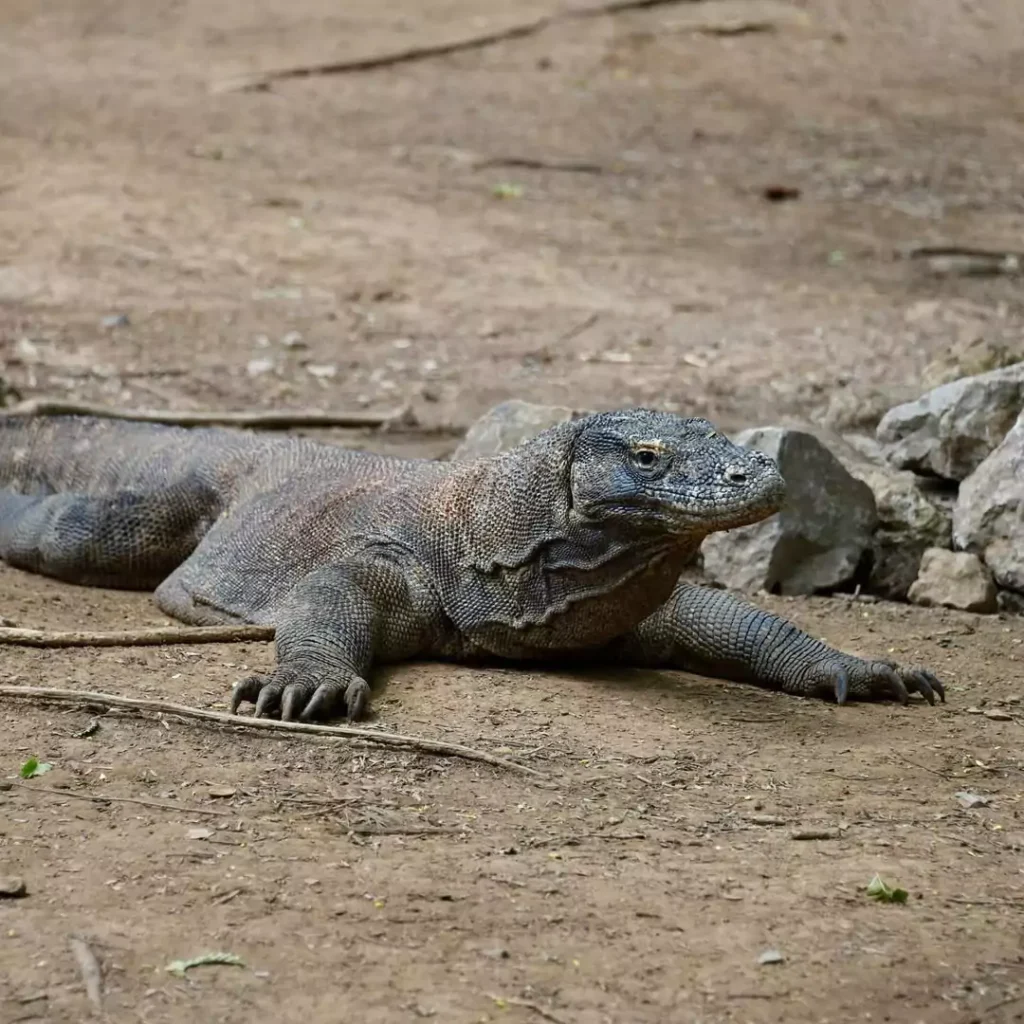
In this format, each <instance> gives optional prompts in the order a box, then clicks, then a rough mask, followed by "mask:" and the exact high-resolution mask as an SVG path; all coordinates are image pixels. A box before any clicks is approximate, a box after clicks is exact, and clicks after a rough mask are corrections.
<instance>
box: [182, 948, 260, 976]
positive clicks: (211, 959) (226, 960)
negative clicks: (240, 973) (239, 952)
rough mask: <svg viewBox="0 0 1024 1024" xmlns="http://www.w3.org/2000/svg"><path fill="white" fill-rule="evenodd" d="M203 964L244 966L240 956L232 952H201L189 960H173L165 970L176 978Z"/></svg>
mask: <svg viewBox="0 0 1024 1024" xmlns="http://www.w3.org/2000/svg"><path fill="white" fill-rule="evenodd" d="M205 964H229V965H231V966H232V967H244V966H245V964H244V963H243V962H242V958H241V957H240V956H235V954H234V953H203V954H202V955H200V956H194V957H192V958H191V959H189V960H173V961H172V962H171V963H169V964H168V965H167V967H166V968H165V970H167V971H169V972H170V973H171V974H173V975H174V976H175V977H176V978H184V977H185V972H186V971H187V970H189V969H190V968H192V967H202V966H204V965H205Z"/></svg>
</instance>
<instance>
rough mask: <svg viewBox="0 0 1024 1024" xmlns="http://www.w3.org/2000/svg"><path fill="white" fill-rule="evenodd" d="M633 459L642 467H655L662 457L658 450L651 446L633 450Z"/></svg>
mask: <svg viewBox="0 0 1024 1024" xmlns="http://www.w3.org/2000/svg"><path fill="white" fill-rule="evenodd" d="M633 461H634V462H635V463H636V464H637V465H638V466H639V467H640V468H641V469H654V467H655V466H657V465H658V463H659V462H660V461H661V457H660V455H659V453H658V452H656V451H654V450H653V449H651V448H640V449H638V450H637V451H635V452H633Z"/></svg>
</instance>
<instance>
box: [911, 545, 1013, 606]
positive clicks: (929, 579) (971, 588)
mask: <svg viewBox="0 0 1024 1024" xmlns="http://www.w3.org/2000/svg"><path fill="white" fill-rule="evenodd" d="M907 596H908V598H909V599H910V601H911V603H913V604H918V605H921V606H922V607H924V608H934V607H937V606H938V607H943V608H958V609H960V610H961V611H965V612H980V613H982V614H991V613H993V612H996V611H998V608H999V605H998V603H997V601H996V585H995V583H994V582H993V581H992V575H991V573H989V571H988V569H986V568H985V566H984V565H983V564H982V561H981V559H980V558H978V557H977V556H976V555H971V554H968V553H967V552H962V551H945V550H943V549H942V548H928V550H927V551H925V553H924V555H923V556H922V558H921V569H920V572H919V573H918V576H917V579H916V580H915V581H914V584H913V586H912V587H911V588H910V591H909V593H908V594H907Z"/></svg>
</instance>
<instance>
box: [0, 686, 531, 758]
mask: <svg viewBox="0 0 1024 1024" xmlns="http://www.w3.org/2000/svg"><path fill="white" fill-rule="evenodd" d="M0 697H15V698H21V699H23V700H29V699H35V700H45V701H50V702H52V703H56V704H74V705H82V704H87V705H89V706H90V707H96V706H99V707H104V708H107V709H109V708H127V709H128V710H131V711H153V712H156V713H157V714H160V715H177V716H178V717H179V718H189V719H194V720H196V721H200V722H216V723H218V724H219V725H227V726H230V727H232V728H234V729H260V730H263V731H264V732H278V733H303V734H305V735H311V736H325V737H334V738H339V739H340V738H344V739H348V740H355V741H357V742H361V743H368V744H371V745H374V746H380V747H396V748H398V749H399V750H414V751H417V752H418V753H422V754H433V755H435V756H437V757H460V758H462V759H463V760H465V761H480V762H482V763H483V764H489V765H493V766H494V767H495V768H504V769H505V770H506V771H511V772H518V773H519V774H521V775H532V776H535V777H537V778H543V777H544V773H543V772H539V771H537V770H536V769H534V768H527V767H526V765H522V764H516V763H515V761H509V760H508V759H507V758H504V757H498V756H497V755H495V754H488V753H485V752H484V751H482V750H475V749H474V748H473V747H465V746H463V745H462V744H461V743H445V742H444V741H443V740H429V739H422V738H420V737H419V736H403V735H402V734H401V733H391V732H379V731H377V730H375V729H359V728H356V727H355V726H348V725H312V724H310V723H307V722H279V721H277V720H276V719H273V718H249V717H243V716H241V715H228V714H225V713H223V712H220V711H206V710H204V709H203V708H193V707H188V706H187V705H185V704H169V703H166V702H165V701H161V700H147V699H146V698H143V697H118V696H115V695H114V694H110V693H90V692H88V691H85V690H60V689H54V688H51V687H47V686H0Z"/></svg>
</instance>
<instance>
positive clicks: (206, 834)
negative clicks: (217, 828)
mask: <svg viewBox="0 0 1024 1024" xmlns="http://www.w3.org/2000/svg"><path fill="white" fill-rule="evenodd" d="M212 835H213V829H212V828H190V829H189V830H188V832H187V833H186V836H187V838H189V839H209V838H210V836H212Z"/></svg>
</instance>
